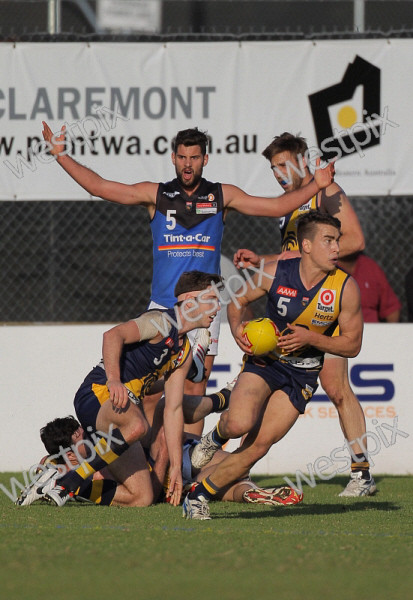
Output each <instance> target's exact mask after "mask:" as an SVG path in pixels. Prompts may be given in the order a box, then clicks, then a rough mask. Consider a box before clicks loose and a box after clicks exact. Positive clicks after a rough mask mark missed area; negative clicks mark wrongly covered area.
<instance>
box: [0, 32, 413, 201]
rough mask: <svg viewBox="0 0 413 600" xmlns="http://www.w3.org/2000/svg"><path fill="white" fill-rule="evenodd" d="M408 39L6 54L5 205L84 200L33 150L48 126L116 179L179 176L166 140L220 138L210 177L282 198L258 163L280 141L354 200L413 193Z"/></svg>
mask: <svg viewBox="0 0 413 600" xmlns="http://www.w3.org/2000/svg"><path fill="white" fill-rule="evenodd" d="M412 52H413V40H408V39H406V40H343V41H321V42H319V41H317V42H316V41H300V42H293V41H290V42H242V43H238V42H217V43H169V42H168V43H119V44H110V43H108V44H106V43H67V44H64V43H57V44H43V43H38V44H30V43H21V44H20V43H17V44H14V43H10V44H8V43H4V44H2V45H1V47H0V64H1V65H2V70H1V71H2V77H1V83H0V199H2V200H13V199H16V200H51V199H62V200H64V199H79V200H82V199H88V198H89V196H88V194H87V193H86V192H85V191H84V190H83V189H82V188H80V187H79V186H78V185H77V184H76V183H75V182H74V181H72V180H71V179H70V178H69V177H68V176H67V175H65V174H64V172H63V171H62V170H60V168H59V167H58V166H57V165H56V164H51V163H53V160H52V159H51V157H50V156H49V155H48V154H47V153H46V149H45V148H44V147H43V146H42V145H40V146H39V145H38V142H39V141H40V140H41V139H42V135H41V130H42V120H45V121H46V122H47V123H49V124H50V126H51V128H52V130H53V131H55V132H56V131H59V130H60V128H61V127H62V125H63V124H65V125H66V128H67V149H68V150H69V151H70V153H71V154H72V155H73V156H74V157H75V158H76V159H77V160H79V161H80V162H81V163H83V164H86V165H87V166H89V167H90V168H92V169H93V170H95V171H97V172H98V173H99V174H101V175H102V176H104V177H105V178H108V179H114V180H117V181H123V182H125V183H134V182H136V181H142V180H149V181H166V180H169V179H171V178H172V177H173V175H174V172H173V167H172V165H171V161H170V150H171V140H172V138H173V136H174V135H175V134H176V132H177V131H178V130H181V129H186V128H190V127H194V126H197V127H199V128H200V129H202V130H207V131H208V134H209V135H210V136H211V147H210V162H209V164H208V165H207V167H206V169H205V172H204V174H205V176H206V177H207V178H208V179H210V180H215V181H223V182H225V183H233V184H236V185H239V186H240V187H242V188H243V189H245V190H246V191H247V192H249V193H253V194H260V195H267V196H272V195H278V194H279V192H280V189H279V188H278V187H277V185H276V182H275V180H274V178H273V176H272V174H271V172H270V170H269V168H268V166H269V165H268V163H267V161H266V160H265V159H264V158H263V157H262V156H261V152H262V150H263V149H264V148H265V147H266V146H267V145H268V144H269V143H270V142H271V140H272V138H273V137H274V136H275V135H278V134H280V133H282V132H284V131H290V132H293V133H300V134H301V135H303V136H304V137H306V138H307V140H308V143H309V146H310V148H311V152H310V154H309V156H308V158H309V160H310V162H313V161H314V159H315V155H316V153H317V149H319V150H320V151H321V153H322V154H323V156H324V157H325V158H331V157H333V156H338V157H339V160H338V161H337V165H336V171H337V177H336V180H337V182H338V183H339V184H341V185H342V187H343V188H344V189H345V191H346V192H347V194H348V195H386V194H393V195H401V194H412V193H413V181H412V178H411V177H410V176H409V175H410V160H409V159H410V154H411V148H410V146H409V144H410V140H411V139H412V136H413V122H412V119H411V115H410V112H411V111H410V102H409V99H410V98H411V96H412V93H413V73H412V70H411V68H410V65H411V56H412Z"/></svg>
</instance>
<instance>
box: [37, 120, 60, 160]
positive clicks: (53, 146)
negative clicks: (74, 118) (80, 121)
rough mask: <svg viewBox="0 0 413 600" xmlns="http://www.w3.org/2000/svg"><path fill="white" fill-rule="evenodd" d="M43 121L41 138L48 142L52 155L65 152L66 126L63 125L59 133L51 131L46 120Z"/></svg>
mask: <svg viewBox="0 0 413 600" xmlns="http://www.w3.org/2000/svg"><path fill="white" fill-rule="evenodd" d="M42 122H43V131H42V134H43V138H44V140H45V141H46V142H48V143H49V144H50V153H51V154H53V156H61V155H63V154H66V126H65V125H63V127H62V129H61V130H60V134H57V133H53V131H52V130H51V129H50V127H49V125H48V124H47V123H46V121H42Z"/></svg>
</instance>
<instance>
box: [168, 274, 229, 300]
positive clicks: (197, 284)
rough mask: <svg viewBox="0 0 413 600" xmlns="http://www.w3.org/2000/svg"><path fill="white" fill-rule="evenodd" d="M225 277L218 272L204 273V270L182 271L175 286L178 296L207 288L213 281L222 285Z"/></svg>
mask: <svg viewBox="0 0 413 600" xmlns="http://www.w3.org/2000/svg"><path fill="white" fill-rule="evenodd" d="M222 282H223V279H222V277H221V275H218V274H217V273H204V272H203V271H186V272H185V273H182V275H181V276H180V278H179V279H178V281H177V284H176V286H175V290H174V294H175V296H176V297H178V296H180V295H181V294H186V293H187V292H194V291H195V290H206V289H207V288H208V287H209V286H210V285H212V284H213V283H215V284H217V285H218V286H220V285H222Z"/></svg>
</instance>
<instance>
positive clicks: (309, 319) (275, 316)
mask: <svg viewBox="0 0 413 600" xmlns="http://www.w3.org/2000/svg"><path fill="white" fill-rule="evenodd" d="M300 260H301V259H300V258H292V259H290V260H281V261H279V262H278V265H277V270H276V273H275V278H274V281H273V283H272V286H271V288H270V290H269V292H268V301H267V311H266V316H267V317H269V318H270V319H272V320H273V321H274V323H275V324H276V326H277V328H278V330H279V331H280V333H281V334H282V333H284V332H287V330H288V327H287V323H291V324H294V325H300V326H302V327H305V328H306V329H310V330H311V331H316V332H317V333H321V334H323V335H328V336H332V335H333V332H334V330H335V329H336V327H337V324H338V315H339V313H340V310H341V298H342V293H343V289H344V286H345V284H346V282H347V280H348V278H349V275H348V274H347V273H345V272H344V271H342V270H341V269H339V268H336V269H334V270H332V271H330V272H329V273H328V274H327V275H326V276H325V277H324V278H323V279H322V280H321V281H320V282H319V283H317V285H315V286H314V287H312V288H311V289H310V290H307V289H306V288H305V287H304V285H303V283H302V281H301V278H300V272H299V267H300ZM271 356H272V355H271ZM272 358H279V359H280V360H282V361H283V362H286V363H288V364H290V365H291V366H293V367H297V368H305V369H321V367H322V364H323V358H324V354H323V352H321V351H320V350H318V349H317V348H313V347H311V346H307V347H305V348H302V349H300V350H299V351H297V352H294V353H291V354H289V355H285V354H283V353H279V354H275V355H274V356H272Z"/></svg>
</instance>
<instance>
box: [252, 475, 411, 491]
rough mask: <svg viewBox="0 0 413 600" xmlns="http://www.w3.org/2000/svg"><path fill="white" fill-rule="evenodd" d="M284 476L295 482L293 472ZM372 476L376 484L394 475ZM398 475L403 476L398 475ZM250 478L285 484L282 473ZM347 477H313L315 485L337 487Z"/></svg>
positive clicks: (265, 485) (344, 481)
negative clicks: (324, 478)
mask: <svg viewBox="0 0 413 600" xmlns="http://www.w3.org/2000/svg"><path fill="white" fill-rule="evenodd" d="M285 477H288V479H290V480H291V481H292V482H293V483H295V482H296V480H297V478H296V475H295V474H287V475H285ZM307 477H308V479H310V476H309V475H307ZM373 477H374V481H375V482H376V484H377V483H379V482H380V481H383V480H385V479H388V478H389V477H394V476H389V477H387V476H386V475H374V473H373ZM399 477H404V476H403V475H400V476H399ZM252 479H253V481H254V482H255V483H256V484H257V485H259V486H262V485H263V484H264V487H270V485H272V486H274V487H276V486H280V485H286V481H285V479H284V475H253V476H252ZM301 479H302V480H303V477H301ZM349 479H350V473H349V474H348V475H339V476H338V477H333V478H332V479H327V480H323V479H318V478H317V477H315V481H316V484H317V486H325V485H337V486H339V487H340V486H341V487H343V488H344V487H345V486H346V485H347V483H348V482H349ZM268 481H271V482H272V483H271V484H268ZM303 481H304V480H303ZM304 487H306V484H305V481H304V486H303V488H304Z"/></svg>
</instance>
